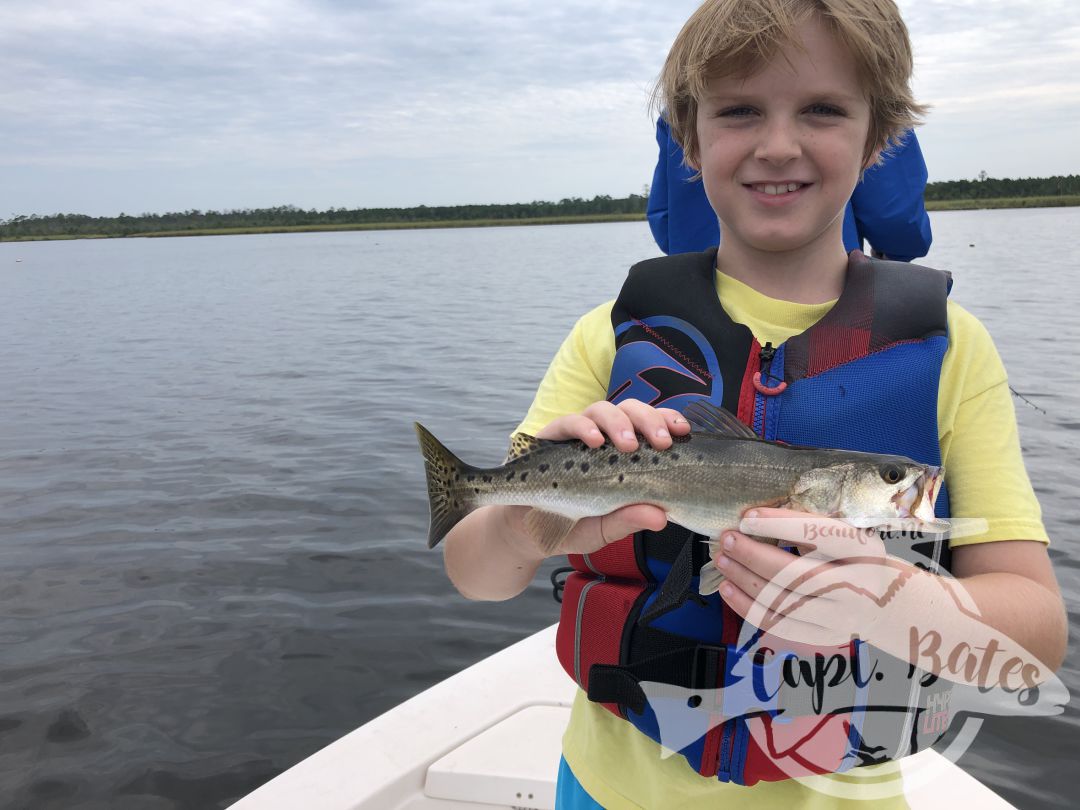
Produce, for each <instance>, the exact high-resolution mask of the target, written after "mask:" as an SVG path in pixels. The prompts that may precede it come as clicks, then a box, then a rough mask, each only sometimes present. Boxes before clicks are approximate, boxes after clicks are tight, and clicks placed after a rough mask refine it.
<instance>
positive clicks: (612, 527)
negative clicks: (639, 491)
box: [599, 503, 667, 545]
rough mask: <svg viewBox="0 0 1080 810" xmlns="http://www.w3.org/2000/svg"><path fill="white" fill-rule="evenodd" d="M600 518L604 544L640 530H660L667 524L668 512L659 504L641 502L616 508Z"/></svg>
mask: <svg viewBox="0 0 1080 810" xmlns="http://www.w3.org/2000/svg"><path fill="white" fill-rule="evenodd" d="M599 520H600V534H601V537H602V538H603V541H604V544H605V545H607V544H608V543H613V542H615V541H616V540H621V539H622V538H624V537H626V536H627V535H628V534H634V533H636V532H640V531H646V530H647V531H650V532H658V531H660V530H661V529H662V528H664V527H665V526H666V525H667V513H665V512H664V510H663V509H661V508H660V507H658V506H650V505H648V504H644V503H639V504H634V505H633V506H624V507H623V508H622V509H616V510H615V511H614V512H612V513H611V514H610V515H604V516H603V517H602V518H600V519H599Z"/></svg>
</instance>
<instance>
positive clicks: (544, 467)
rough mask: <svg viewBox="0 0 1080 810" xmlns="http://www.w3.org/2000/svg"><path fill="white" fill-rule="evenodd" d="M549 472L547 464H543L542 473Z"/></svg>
mask: <svg viewBox="0 0 1080 810" xmlns="http://www.w3.org/2000/svg"><path fill="white" fill-rule="evenodd" d="M547 471H548V465H547V464H541V465H540V472H542V473H546V472H547Z"/></svg>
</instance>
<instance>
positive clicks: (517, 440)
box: [506, 433, 558, 461]
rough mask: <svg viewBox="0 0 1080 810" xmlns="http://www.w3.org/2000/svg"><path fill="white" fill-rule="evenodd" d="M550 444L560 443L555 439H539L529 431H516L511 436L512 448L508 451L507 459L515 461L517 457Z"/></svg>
mask: <svg viewBox="0 0 1080 810" xmlns="http://www.w3.org/2000/svg"><path fill="white" fill-rule="evenodd" d="M549 444H558V442H556V441H555V440H554V439H538V438H536V437H535V436H530V435H529V434H528V433H515V434H514V435H513V436H511V437H510V449H509V450H508V451H507V453H506V460H507V461H513V460H514V459H515V458H521V457H522V456H527V455H529V453H531V452H532V451H533V450H539V449H540V448H541V447H546V446H547V445H549Z"/></svg>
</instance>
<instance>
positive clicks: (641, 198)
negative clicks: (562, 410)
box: [0, 172, 1080, 241]
mask: <svg viewBox="0 0 1080 810" xmlns="http://www.w3.org/2000/svg"><path fill="white" fill-rule="evenodd" d="M1076 195H1080V175H1068V176H1066V177H1045V178H1025V179H1021V180H1008V179H998V178H994V177H988V176H987V175H986V173H985V172H983V173H981V174H980V175H979V178H978V179H976V180H949V181H946V182H940V183H929V184H927V186H926V195H925V196H926V200H927V201H928V202H930V201H942V200H989V199H998V200H1000V198H1035V197H1043V198H1045V197H1067V196H1076ZM646 202H647V195H645V194H631V195H629V196H627V197H620V198H613V197H610V196H608V195H606V194H605V195H599V196H596V197H593V198H592V199H591V200H585V199H582V198H580V197H570V198H567V199H563V200H559V201H558V202H531V203H512V204H507V205H494V204H493V205H441V206H427V205H419V206H416V207H414V208H331V209H329V210H327V211H316V210H314V209H312V210H310V211H305V210H304V209H302V208H297V207H296V206H293V205H282V206H278V207H276V208H255V209H243V210H234V211H183V212H180V213H171V214H139V215H138V216H129V215H128V214H120V215H119V216H117V217H89V216H86V215H84V214H54V215H52V216H38V215H36V214H32V215H30V216H15V217H12V218H11V219H9V220H0V241H5V240H14V239H34V238H43V239H49V238H53V239H55V238H62V237H73V238H78V237H87V236H143V235H153V234H173V233H185V232H194V231H198V232H214V231H232V232H238V231H243V230H254V229H258V230H260V231H272V230H275V229H282V230H285V229H304V228H312V229H316V228H348V227H349V226H361V227H379V226H380V225H383V224H385V225H387V226H390V225H398V226H406V227H407V226H409V225H410V224H420V223H439V222H446V223H447V224H451V223H452V224H454V225H468V224H469V223H476V224H478V225H479V224H485V225H486V224H510V223H512V222H514V221H518V220H520V221H522V222H528V221H548V222H555V221H560V222H561V221H576V220H587V219H589V218H595V219H597V220H604V219H614V218H619V217H628V216H631V217H632V216H635V215H637V216H642V215H644V214H645V206H646ZM1033 202H1034V201H1033ZM1038 204H1045V201H1040V202H1039V203H1038Z"/></svg>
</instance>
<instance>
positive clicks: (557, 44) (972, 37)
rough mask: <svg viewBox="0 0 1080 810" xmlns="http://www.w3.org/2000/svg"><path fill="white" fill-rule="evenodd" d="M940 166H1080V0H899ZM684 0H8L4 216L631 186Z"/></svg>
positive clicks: (1015, 169)
mask: <svg viewBox="0 0 1080 810" xmlns="http://www.w3.org/2000/svg"><path fill="white" fill-rule="evenodd" d="M899 5H900V8H901V10H902V12H903V13H904V17H905V19H906V21H907V23H908V27H909V29H910V30H911V35H912V41H913V43H914V48H915V56H916V72H915V79H914V89H915V93H916V97H917V98H918V99H919V100H920V101H923V102H929V103H930V104H932V105H933V109H932V111H931V113H930V115H929V117H928V119H927V122H926V124H925V125H924V126H923V127H921V128H920V129H919V131H918V133H919V139H920V142H921V144H922V147H923V152H924V154H925V157H926V160H927V165H928V167H929V171H930V179H931V180H953V179H961V178H974V177H976V176H977V175H978V174H979V172H980V171H986V172H988V173H989V174H990V175H991V176H992V177H1039V176H1049V175H1055V174H1080V150H1078V149H1077V147H1076V144H1077V143H1080V7H1078V6H1077V5H1076V3H1075V0H900V2H899ZM696 6H697V2H693V1H689V2H688V1H687V0H658V1H656V2H639V0H591V2H587V3H586V2H577V3H572V2H567V1H566V0H543V2H537V1H536V0H528V1H527V2H526V0H468V2H465V0H397V1H396V2H395V1H394V0H231V2H221V0H213V2H208V1H206V0H185V2H184V3H177V2H176V1H175V0H78V1H77V2H76V0H0V15H2V16H0V20H2V22H0V76H3V77H4V79H3V81H0V219H6V218H9V217H11V216H14V215H16V214H52V213H84V214H90V215H93V216H112V215H116V214H119V213H121V212H125V213H128V214H139V213H143V212H158V213H163V212H166V211H183V210H189V209H199V210H209V209H215V210H226V209H235V208H262V207H269V206H275V205H296V206H299V207H301V208H305V209H307V208H317V209H320V210H322V209H326V208H337V207H345V208H370V207H383V206H387V207H399V206H413V205H454V204H465V203H489V202H490V203H510V202H527V201H531V200H558V199H562V198H564V197H587V198H588V197H593V196H595V195H597V194H610V195H611V196H613V197H623V196H626V195H627V194H631V193H641V192H642V190H643V188H644V187H645V185H646V184H648V183H649V182H650V180H651V177H652V169H653V166H654V164H655V162H656V152H657V150H656V142H655V140H654V128H653V117H652V114H651V110H650V90H651V87H652V84H653V82H654V81H655V79H656V76H657V74H658V73H659V70H660V67H661V64H662V62H663V59H664V56H665V55H666V52H667V49H668V47H669V46H670V44H671V42H672V40H673V39H674V37H675V35H676V34H677V33H678V30H679V28H680V27H681V26H682V23H683V22H684V21H685V20H686V18H687V17H688V16H689V15H690V13H691V12H692V11H693V9H694V8H696Z"/></svg>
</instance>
